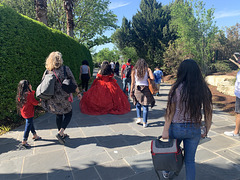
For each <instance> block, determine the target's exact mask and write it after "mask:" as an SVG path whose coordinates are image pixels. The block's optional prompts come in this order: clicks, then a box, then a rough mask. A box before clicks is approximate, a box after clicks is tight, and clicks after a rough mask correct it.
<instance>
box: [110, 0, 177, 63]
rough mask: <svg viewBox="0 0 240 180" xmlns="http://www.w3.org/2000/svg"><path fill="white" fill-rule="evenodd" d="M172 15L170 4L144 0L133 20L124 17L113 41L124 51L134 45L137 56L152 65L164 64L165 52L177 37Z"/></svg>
mask: <svg viewBox="0 0 240 180" xmlns="http://www.w3.org/2000/svg"><path fill="white" fill-rule="evenodd" d="M170 19H171V16H170V10H169V7H168V6H162V4H161V3H158V2H157V1H156V0H142V1H141V4H140V11H138V12H137V13H136V14H135V15H134V16H133V17H132V22H130V21H128V20H127V19H126V18H123V23H122V26H121V28H120V29H118V30H117V31H116V33H114V34H113V36H112V38H113V42H114V43H115V44H116V46H117V47H118V48H120V50H121V51H122V50H123V49H124V48H126V47H134V48H135V51H136V52H137V56H138V57H141V58H144V59H145V60H146V61H147V62H148V64H149V65H150V66H152V67H154V66H155V65H162V64H163V52H164V50H165V48H166V47H167V46H168V42H169V41H170V40H174V39H176V35H175V33H174V29H172V27H171V26H170V25H169V22H170Z"/></svg>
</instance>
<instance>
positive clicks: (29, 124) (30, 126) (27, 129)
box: [23, 117, 36, 141]
mask: <svg viewBox="0 0 240 180" xmlns="http://www.w3.org/2000/svg"><path fill="white" fill-rule="evenodd" d="M25 120H26V125H25V130H24V134H23V141H27V140H28V136H29V132H30V131H31V132H32V134H33V135H35V134H36V131H35V128H34V125H33V117H32V118H28V119H25Z"/></svg>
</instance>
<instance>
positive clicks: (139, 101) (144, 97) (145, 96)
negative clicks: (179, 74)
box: [130, 59, 155, 128]
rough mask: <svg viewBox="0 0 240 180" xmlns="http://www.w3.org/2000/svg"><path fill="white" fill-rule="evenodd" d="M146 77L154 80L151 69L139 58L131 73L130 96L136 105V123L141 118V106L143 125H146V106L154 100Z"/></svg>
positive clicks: (152, 104) (138, 122)
mask: <svg viewBox="0 0 240 180" xmlns="http://www.w3.org/2000/svg"><path fill="white" fill-rule="evenodd" d="M148 77H149V78H150V79H152V80H154V75H153V73H152V70H151V69H150V68H149V67H148V64H147V63H146V61H145V60H144V59H139V60H138V61H137V62H136V64H135V66H134V68H133V70H132V74H131V81H132V82H131V90H130V97H131V98H132V99H133V104H134V105H136V111H137V120H136V123H137V124H140V123H141V122H142V120H141V107H143V127H144V128H146V127H147V125H148V124H147V117H148V106H149V105H151V107H153V106H154V104H155V100H154V98H153V95H152V93H151V92H150V90H149V88H148Z"/></svg>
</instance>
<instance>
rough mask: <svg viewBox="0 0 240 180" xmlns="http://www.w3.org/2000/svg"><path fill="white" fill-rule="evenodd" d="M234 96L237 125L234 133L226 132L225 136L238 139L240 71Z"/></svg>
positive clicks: (239, 125)
mask: <svg viewBox="0 0 240 180" xmlns="http://www.w3.org/2000/svg"><path fill="white" fill-rule="evenodd" d="M239 57H240V56H239ZM234 94H235V96H236V102H235V112H236V125H235V129H234V130H233V131H225V132H224V134H225V135H227V136H234V137H236V136H239V131H240V70H239V71H238V73H237V76H236V81H235V90H234Z"/></svg>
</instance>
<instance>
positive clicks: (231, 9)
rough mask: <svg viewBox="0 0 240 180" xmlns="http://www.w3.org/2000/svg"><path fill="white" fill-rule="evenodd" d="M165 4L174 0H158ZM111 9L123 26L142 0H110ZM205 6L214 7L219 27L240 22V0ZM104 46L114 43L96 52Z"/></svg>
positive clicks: (207, 1) (214, 0)
mask: <svg viewBox="0 0 240 180" xmlns="http://www.w3.org/2000/svg"><path fill="white" fill-rule="evenodd" d="M157 1H158V2H161V3H162V4H163V5H168V4H169V3H170V2H172V0H157ZM110 2H111V3H110V5H109V9H110V10H112V11H113V13H114V14H116V15H117V18H118V22H117V24H118V25H119V26H121V24H122V18H123V17H126V18H127V19H128V20H131V19H132V16H133V15H135V14H136V13H137V11H138V10H139V9H140V8H139V6H140V2H141V0H110ZM203 2H204V3H205V8H206V9H210V8H214V9H215V13H214V17H215V21H216V25H217V26H218V27H219V29H223V28H224V27H226V26H227V27H230V26H234V25H236V23H240V0H203ZM113 32H114V31H107V32H106V33H105V35H107V36H109V37H110V36H111V34H112V33H113ZM103 48H109V49H112V48H113V44H111V43H108V44H105V45H102V46H97V47H96V52H98V51H99V50H101V49H103Z"/></svg>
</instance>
